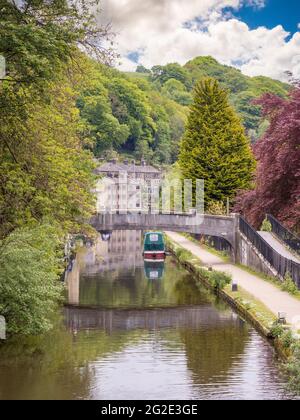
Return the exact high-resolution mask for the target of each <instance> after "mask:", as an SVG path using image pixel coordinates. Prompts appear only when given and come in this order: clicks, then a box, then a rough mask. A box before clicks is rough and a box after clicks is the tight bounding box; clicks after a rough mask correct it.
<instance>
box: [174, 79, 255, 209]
mask: <svg viewBox="0 0 300 420" xmlns="http://www.w3.org/2000/svg"><path fill="white" fill-rule="evenodd" d="M254 162H255V161H254V158H253V155H252V152H251V149H250V144H249V141H248V139H247V137H246V136H245V133H244V128H243V127H242V125H241V122H240V120H239V118H238V117H237V115H236V113H235V112H234V110H233V109H232V108H231V106H230V105H229V102H228V94H227V92H226V91H224V90H223V89H221V88H220V86H219V83H218V82H217V81H215V80H213V79H204V80H202V81H200V82H199V83H198V84H197V85H196V88H195V93H194V104H193V105H192V107H191V112H190V116H189V119H188V124H187V128H186V133H185V135H184V137H183V140H182V143H181V149H180V156H179V163H180V167H181V170H182V173H183V176H184V178H186V179H192V180H194V181H195V180H196V179H204V180H205V190H206V206H207V207H208V206H209V205H210V203H211V202H214V201H219V202H220V201H222V202H224V201H225V200H226V198H230V199H232V198H234V196H235V195H236V193H237V191H238V190H240V189H244V188H247V186H248V187H249V185H250V184H251V180H252V177H253V171H254V168H255V163H254Z"/></svg>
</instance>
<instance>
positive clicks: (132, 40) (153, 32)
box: [101, 0, 300, 79]
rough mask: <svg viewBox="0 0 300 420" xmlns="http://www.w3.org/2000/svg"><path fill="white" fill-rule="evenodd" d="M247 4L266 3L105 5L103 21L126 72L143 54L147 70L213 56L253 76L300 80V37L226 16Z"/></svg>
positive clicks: (260, 2) (120, 1) (105, 1)
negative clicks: (290, 75) (135, 56)
mask: <svg viewBox="0 0 300 420" xmlns="http://www.w3.org/2000/svg"><path fill="white" fill-rule="evenodd" d="M245 4H246V5H248V6H251V7H258V8H260V7H263V6H264V4H265V0H201V1H200V0H189V1H182V0H143V1H141V0H102V10H103V13H102V15H101V19H102V20H105V21H111V22H112V25H113V28H114V30H115V31H116V33H117V42H118V49H119V52H120V54H121V56H122V57H123V58H122V60H121V61H122V67H121V68H122V69H125V70H133V69H134V68H135V67H136V63H134V62H133V61H131V60H130V59H128V55H129V54H130V53H132V52H139V54H140V58H139V62H140V63H141V64H143V65H145V66H146V67H152V66H153V65H156V64H167V63H170V62H179V63H181V64H184V63H185V62H187V61H188V60H190V59H192V58H194V57H196V56H199V55H212V56H213V57H215V58H216V59H217V60H219V61H220V62H222V63H224V64H229V65H236V63H239V67H240V68H241V70H242V71H243V72H244V73H246V74H248V75H251V76H252V75H253V76H254V75H266V76H270V77H273V78H279V79H284V78H285V75H284V73H285V71H286V70H290V71H292V72H294V75H295V76H296V77H300V32H297V33H295V34H294V35H293V36H292V37H291V38H288V36H289V34H288V33H287V32H286V31H285V30H284V28H283V27H282V26H277V27H275V28H273V29H267V28H265V27H259V28H257V29H254V30H251V29H250V28H249V27H248V26H247V25H246V24H245V23H244V22H241V21H239V20H237V19H236V18H234V17H233V16H228V12H227V13H225V12H224V8H225V7H226V8H228V7H231V8H233V9H236V10H237V9H238V8H239V7H241V6H242V5H245ZM227 10H228V9H227Z"/></svg>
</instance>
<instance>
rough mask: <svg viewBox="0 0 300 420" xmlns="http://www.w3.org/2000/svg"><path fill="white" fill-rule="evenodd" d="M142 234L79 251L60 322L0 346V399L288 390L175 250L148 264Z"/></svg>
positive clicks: (274, 395)
mask: <svg viewBox="0 0 300 420" xmlns="http://www.w3.org/2000/svg"><path fill="white" fill-rule="evenodd" d="M141 235H142V233H141V232H127V233H126V232H113V234H112V236H111V238H110V241H104V240H103V239H102V238H101V237H99V240H98V241H97V243H96V244H95V245H94V246H90V247H87V248H85V249H83V250H81V251H80V252H79V254H78V257H77V259H76V261H75V262H74V265H73V269H72V271H71V272H70V273H69V274H68V279H67V289H68V294H69V305H68V307H66V308H65V310H64V325H62V323H61V321H60V320H57V328H56V329H55V330H54V331H53V332H51V334H50V335H48V336H47V337H38V338H28V339H19V338H18V339H14V340H12V341H9V342H7V343H6V344H5V345H3V346H2V347H0V398H1V399H10V398H17V399H118V398H120V399H179V400H180V399H285V398H291V396H290V395H288V394H287V393H286V392H285V390H284V381H283V377H282V376H281V375H280V372H279V368H278V364H277V361H276V359H275V357H274V352H273V350H272V348H271V347H270V345H269V344H268V343H267V342H266V341H265V340H264V339H262V338H261V337H260V336H259V335H258V334H257V333H256V332H255V331H254V330H253V328H251V327H250V326H249V325H248V324H247V323H245V322H243V321H242V320H241V319H240V318H239V317H238V316H237V315H236V314H235V313H234V312H233V311H232V310H231V309H230V308H229V307H228V306H227V305H226V304H224V303H223V302H221V301H219V300H218V299H216V298H215V297H214V296H213V295H211V294H210V293H209V292H208V291H207V290H205V289H203V288H202V287H199V286H198V285H197V284H196V283H195V282H194V280H193V278H192V277H191V275H190V274H188V273H187V272H186V271H184V270H183V269H181V268H180V267H178V265H177V264H176V262H175V261H174V260H173V259H171V258H168V259H167V260H166V263H165V266H164V267H163V266H161V265H157V263H155V265H154V266H153V265H150V266H149V265H148V264H146V265H145V264H144V261H143V258H142V249H141V243H142V242H141ZM154 271H155V274H153V272H154ZM151 273H152V274H151Z"/></svg>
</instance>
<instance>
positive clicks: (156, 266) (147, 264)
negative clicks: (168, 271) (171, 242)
mask: <svg viewBox="0 0 300 420" xmlns="http://www.w3.org/2000/svg"><path fill="white" fill-rule="evenodd" d="M164 270H165V262H164V261H163V262H156V261H144V272H145V276H146V277H147V279H148V280H160V279H161V278H162V277H163V275H164Z"/></svg>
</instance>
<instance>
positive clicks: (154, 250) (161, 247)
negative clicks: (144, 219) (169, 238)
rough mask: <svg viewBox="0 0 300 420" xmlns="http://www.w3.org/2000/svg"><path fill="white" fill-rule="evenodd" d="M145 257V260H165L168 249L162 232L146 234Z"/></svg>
mask: <svg viewBox="0 0 300 420" xmlns="http://www.w3.org/2000/svg"><path fill="white" fill-rule="evenodd" d="M143 255H144V259H145V260H150V261H153V260H155V261H164V260H165V258H166V248H165V241H164V236H163V234H162V233H161V232H149V233H146V234H145V236H144V252H143Z"/></svg>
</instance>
